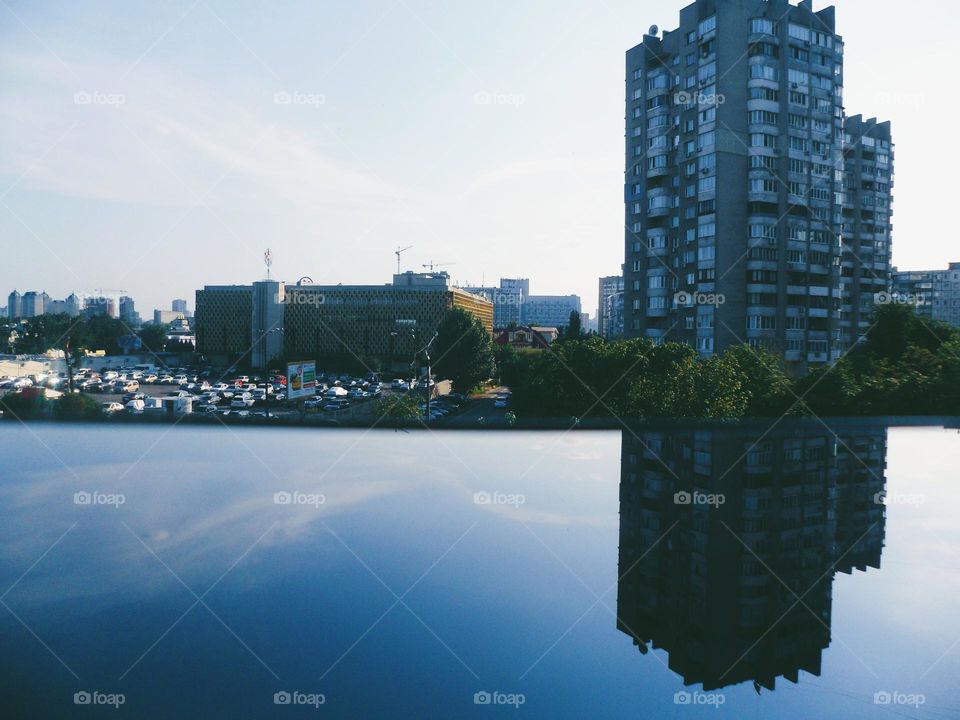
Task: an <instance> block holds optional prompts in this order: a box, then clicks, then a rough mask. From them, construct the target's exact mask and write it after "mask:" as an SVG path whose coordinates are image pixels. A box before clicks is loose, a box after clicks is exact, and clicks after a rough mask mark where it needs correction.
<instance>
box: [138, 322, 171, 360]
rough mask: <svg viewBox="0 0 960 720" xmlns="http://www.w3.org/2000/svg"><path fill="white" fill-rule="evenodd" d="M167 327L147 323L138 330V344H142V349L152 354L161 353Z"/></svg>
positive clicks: (165, 341) (160, 324) (165, 339)
mask: <svg viewBox="0 0 960 720" xmlns="http://www.w3.org/2000/svg"><path fill="white" fill-rule="evenodd" d="M169 327H170V326H169V325H166V324H162V323H147V324H146V325H144V326H143V327H142V328H140V342H141V343H143V349H144V350H146V351H147V352H153V353H158V352H163V349H164V346H165V345H166V343H167V330H168V329H169Z"/></svg>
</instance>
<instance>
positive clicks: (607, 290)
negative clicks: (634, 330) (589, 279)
mask: <svg viewBox="0 0 960 720" xmlns="http://www.w3.org/2000/svg"><path fill="white" fill-rule="evenodd" d="M617 293H623V275H608V276H607V277H602V278H600V281H599V284H598V293H597V334H598V335H600V336H601V337H605V338H611V337H614V336H615V335H622V334H623V327H622V326H621V328H620V331H619V332H613V331H612V327H611V319H610V316H609V314H608V313H609V311H610V307H609V306H610V303H609V299H610V297H611V296H613V295H616V294H617Z"/></svg>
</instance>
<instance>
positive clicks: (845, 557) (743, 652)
mask: <svg viewBox="0 0 960 720" xmlns="http://www.w3.org/2000/svg"><path fill="white" fill-rule="evenodd" d="M885 456H886V431H885V430H883V429H876V428H871V429H868V430H856V429H851V430H849V431H844V432H843V434H842V435H841V436H840V437H839V438H835V437H834V436H832V435H830V434H828V433H826V432H824V431H820V430H815V429H810V428H802V427H793V428H791V427H784V428H783V429H780V428H778V429H777V430H775V431H772V432H767V433H766V434H764V432H763V430H762V429H761V430H758V431H749V430H743V429H737V430H713V431H710V430H707V431H692V430H689V431H688V430H680V431H672V432H640V433H638V434H637V435H634V434H633V433H632V432H630V431H625V432H624V433H623V456H622V465H621V483H620V557H619V566H620V567H619V577H620V582H619V587H618V596H617V617H618V621H617V627H618V629H620V630H621V631H623V632H624V633H626V634H627V635H630V636H631V637H632V638H633V641H634V644H635V645H637V647H638V648H639V649H640V650H641V652H644V653H645V652H648V645H651V644H652V647H653V648H655V649H663V650H665V651H666V652H667V654H668V655H669V666H670V668H671V669H672V670H673V671H674V672H676V673H678V674H680V675H682V676H683V679H684V683H685V684H687V685H691V684H697V683H699V684H702V685H703V688H704V690H711V689H715V688H719V687H724V686H726V685H732V684H737V683H740V682H745V681H752V682H754V683H755V684H756V685H755V686H756V687H758V688H759V687H760V686H762V687H765V688H768V689H770V690H772V689H773V688H774V685H775V682H776V678H777V677H780V676H782V677H785V678H787V679H789V680H791V681H793V682H796V681H797V677H798V673H799V671H800V670H805V671H807V672H809V673H812V674H814V675H819V673H820V659H821V653H822V651H823V650H824V649H825V648H826V647H828V645H829V644H830V638H831V636H830V622H831V621H830V613H831V606H832V595H831V593H832V584H833V575H834V571H835V570H840V571H841V572H846V573H849V572H851V571H852V569H853V568H854V567H856V568H858V569H860V570H865V569H866V568H867V567H874V568H878V567H879V566H880V554H881V550H882V547H883V537H884V520H885V516H884V506H883V505H882V504H880V503H879V502H878V501H877V499H876V497H877V494H878V493H881V492H882V491H883V489H884V469H885ZM797 597H799V598H801V601H800V602H797Z"/></svg>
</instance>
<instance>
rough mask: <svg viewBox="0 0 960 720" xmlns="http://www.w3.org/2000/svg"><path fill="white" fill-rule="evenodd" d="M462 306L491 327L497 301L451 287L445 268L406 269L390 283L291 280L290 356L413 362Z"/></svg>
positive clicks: (286, 343)
mask: <svg viewBox="0 0 960 720" xmlns="http://www.w3.org/2000/svg"><path fill="white" fill-rule="evenodd" d="M455 307H459V308H463V309H464V310H466V311H468V312H470V313H471V314H472V315H474V316H476V317H477V318H478V319H479V320H480V322H481V323H482V324H483V326H484V328H486V330H487V332H488V333H491V334H492V333H493V326H494V322H493V318H494V305H493V303H491V302H490V301H489V300H488V299H486V298H483V297H480V296H479V295H477V294H474V293H470V292H467V291H466V290H463V289H461V288H456V287H451V285H450V280H449V277H448V276H447V275H446V273H436V274H434V273H403V274H401V275H397V276H394V283H393V284H392V285H291V286H288V287H287V300H286V304H285V308H284V348H285V351H286V354H287V356H288V357H301V358H304V359H310V358H315V359H318V360H324V359H331V360H335V359H336V358H338V357H342V358H344V359H349V358H353V359H356V358H360V359H365V358H382V359H384V360H385V364H386V365H387V366H389V365H391V364H393V363H394V362H398V361H403V362H406V363H409V360H410V358H411V357H413V354H414V353H415V352H416V351H417V350H419V349H421V348H422V347H423V346H424V345H425V344H426V343H427V342H428V341H429V340H430V338H431V337H433V335H434V333H435V332H436V330H437V328H438V327H439V325H440V321H441V320H442V319H443V316H444V315H445V314H446V312H447V311H448V310H451V309H453V308H455Z"/></svg>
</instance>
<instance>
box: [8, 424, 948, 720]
mask: <svg viewBox="0 0 960 720" xmlns="http://www.w3.org/2000/svg"><path fill="white" fill-rule="evenodd" d="M837 433H838V435H837V436H834V435H832V434H831V433H830V432H828V431H827V430H826V429H825V428H823V426H819V428H811V427H809V426H808V427H807V428H806V429H804V430H797V429H791V428H786V429H782V430H777V431H775V432H773V433H769V434H767V435H766V436H765V437H763V438H762V439H761V442H760V444H759V446H758V447H759V454H758V450H757V448H752V446H753V444H754V443H755V441H756V440H757V438H758V436H759V434H760V433H753V434H752V435H751V434H750V433H745V432H740V431H723V432H718V431H713V432H710V433H705V432H702V431H701V432H700V433H694V432H693V431H673V432H670V433H654V434H651V433H650V432H649V431H643V432H641V431H636V432H633V431H630V432H626V431H625V432H622V433H620V432H575V433H567V434H563V433H546V432H545V433H533V432H497V433H493V432H487V433H472V432H447V433H427V432H411V433H403V432H393V431H372V432H364V431H353V430H343V431H340V430H329V431H328V430H324V431H321V432H318V431H311V430H299V429H292V428H283V429H252V428H251V429H243V428H238V429H226V428H172V429H167V428H163V429H161V428H156V427H136V426H133V427H117V428H113V427H111V428H110V429H105V428H103V427H96V426H86V427H82V426H78V427H73V426H60V425H54V424H35V425H31V426H30V428H29V429H27V428H24V427H22V426H15V425H13V424H12V423H5V424H3V425H2V426H0V518H2V522H0V599H2V601H3V606H0V636H2V638H3V642H2V644H0V648H2V650H0V654H2V659H3V665H2V668H3V670H2V673H0V694H2V700H0V702H2V703H4V705H5V706H6V707H5V713H4V715H3V716H4V717H7V716H10V717H70V716H74V714H75V713H76V711H77V708H76V706H75V705H74V704H73V694H74V693H75V692H77V691H82V690H88V691H93V690H99V691H102V692H114V693H123V694H124V696H125V700H126V701H125V704H124V705H123V706H122V707H121V708H120V709H119V710H115V709H113V708H107V707H88V708H84V712H85V713H87V712H89V714H91V715H96V714H98V713H99V714H103V715H106V716H110V717H138V718H151V717H191V716H193V717H260V718H262V717H287V716H298V715H304V716H314V717H319V716H321V715H323V716H328V717H413V716H416V717H463V716H468V717H470V716H476V717H484V716H488V715H491V714H503V713H506V712H511V713H515V714H519V715H523V716H530V717H553V718H556V717H587V716H596V717H601V716H602V717H637V716H647V715H650V716H665V717H727V716H729V717H797V718H800V717H811V716H821V717H834V716H836V717H841V716H842V717H878V716H883V714H890V715H891V716H894V717H895V716H897V715H906V716H908V717H917V716H919V717H925V716H930V717H948V716H951V715H952V714H956V713H958V712H960V710H958V706H960V702H958V700H957V698H956V697H955V696H954V695H955V686H956V678H957V676H958V674H960V618H958V617H957V615H956V600H955V599H956V597H957V596H958V591H960V529H958V526H957V523H956V522H955V519H954V518H955V514H956V512H955V510H956V507H957V501H958V500H960V490H958V489H957V487H956V483H955V476H956V473H955V468H956V467H957V466H958V461H960V437H958V435H957V432H956V431H955V430H944V429H942V428H925V429H897V428H891V429H889V430H888V429H884V428H869V429H866V428H850V427H846V428H844V429H838V431H837ZM838 438H839V440H838ZM844 445H847V447H846V448H845V447H844ZM748 450H749V451H750V452H749V453H748V452H747V451H748ZM708 451H709V452H708ZM751 453H752V454H751ZM645 454H646V455H649V456H650V457H647V458H644V455H645ZM741 456H742V457H741ZM748 457H749V460H748V459H747V458H748ZM634 460H636V462H634ZM654 478H658V482H659V484H658V482H654V481H653V480H654ZM878 482H879V486H878V485H877V483H878ZM878 487H879V488H880V490H878ZM797 488H799V498H800V500H796V499H792V498H793V496H794V495H796V493H797V492H798V490H797ZM884 488H885V492H886V505H879V506H878V505H876V504H875V503H872V502H871V499H872V496H873V494H874V493H875V492H878V491H881V490H884ZM679 491H688V492H690V493H691V494H693V493H697V492H700V493H703V494H705V495H710V494H711V493H712V494H717V493H722V494H724V496H725V502H724V503H723V504H722V505H719V506H717V505H706V506H703V505H697V503H696V502H693V503H690V504H683V503H682V502H681V503H679V504H678V503H675V502H674V494H675V493H676V492H679ZM78 493H86V495H82V494H81V495H77V494H78ZM121 497H122V503H120V502H119V498H121ZM86 500H89V502H86ZM78 503H80V504H78ZM724 525H726V526H727V527H724ZM670 527H673V529H672V530H671V531H670V537H669V538H667V539H664V540H661V541H660V542H659V543H657V544H656V545H655V546H654V547H653V548H652V549H651V545H652V544H653V542H654V541H655V540H656V539H657V538H658V537H660V536H661V535H662V534H663V532H664V531H665V530H667V528H670ZM728 528H729V529H728ZM655 530H657V532H655V533H654V531H655ZM865 531H867V532H865ZM758 533H760V534H762V536H763V537H761V536H760V535H758ZM647 536H649V539H647V540H643V541H641V540H640V539H638V538H641V539H642V538H644V537H647ZM741 541H742V542H741ZM757 543H759V544H757ZM747 547H752V548H754V549H755V552H756V556H757V557H753V554H752V553H751V552H749V551H748V550H747V549H746V548H747ZM645 552H646V553H647V554H646V555H643V554H644V553H645ZM640 556H643V559H642V560H641V561H640V562H635V561H636V560H637V558H638V557H640ZM751 561H754V562H751ZM761 561H762V562H761ZM764 566H766V568H765V567H764ZM629 568H633V570H634V571H636V572H625V571H626V570H628V569H629ZM837 570H839V571H837ZM824 572H826V575H825V577H824V579H823V580H822V581H818V578H819V577H820V576H821V575H823V574H824ZM771 573H772V574H775V575H776V576H778V577H779V578H780V579H781V580H783V582H784V584H785V585H787V586H789V587H790V588H796V592H797V594H803V593H804V592H805V591H807V589H808V588H809V587H810V586H811V585H813V590H812V591H811V592H810V593H809V594H806V595H805V596H804V598H805V599H804V604H805V605H806V606H807V607H803V606H798V607H794V608H793V610H791V611H790V612H788V613H787V615H786V616H785V618H784V620H783V621H781V623H779V624H777V625H775V627H774V629H773V630H772V631H770V632H768V633H767V634H766V635H763V639H762V640H761V641H760V642H759V643H758V644H757V647H756V648H752V649H751V646H752V645H753V643H754V641H755V640H756V639H757V638H758V637H761V635H762V633H763V632H764V631H765V628H767V627H769V626H771V625H773V624H774V621H775V620H776V619H777V618H778V617H779V616H780V615H781V614H782V613H783V612H784V611H786V610H788V608H789V607H790V605H791V603H792V601H793V600H794V599H795V596H793V595H792V594H791V592H789V591H788V590H787V589H786V588H785V587H784V585H783V584H781V583H780V582H779V581H777V580H776V579H773V580H770V579H769V578H767V579H763V576H764V575H765V574H771ZM847 573H849V574H847ZM618 581H619V582H618ZM744 586H746V587H748V588H749V590H748V591H744ZM758 588H759V589H758ZM818 618H819V619H818ZM821 621H822V622H821ZM745 628H746V629H745ZM784 628H787V629H789V630H790V632H786V631H784V630H783V629H784ZM751 633H752V634H751ZM640 642H643V644H644V647H645V648H646V649H647V652H646V654H641V653H640V652H638V647H639V643H640ZM745 651H748V652H746V653H745ZM741 655H743V659H742V660H740V661H738V662H736V663H734V662H733V661H735V660H738V658H739V657H740V656H741ZM731 664H734V665H735V668H734V670H732V671H731V672H729V673H727V674H726V675H723V673H724V670H725V669H726V668H727V667H729V666H730V665H731ZM721 675H723V677H721ZM784 678H787V679H786V680H785V679H784ZM793 679H796V681H797V682H796V683H794V682H790V681H788V680H793ZM755 680H756V681H757V687H759V690H760V693H759V694H758V693H757V690H756V689H755V684H754V681H755ZM281 691H289V692H292V691H300V692H302V693H322V694H323V695H324V698H325V703H324V704H323V705H322V706H320V708H319V709H315V708H313V707H309V706H306V707H305V706H299V707H294V706H284V705H276V704H274V693H277V692H281ZM494 691H499V692H501V693H507V694H509V693H514V694H516V693H522V695H523V699H524V702H523V705H522V706H520V707H519V709H515V708H513V707H489V706H486V705H477V704H475V703H474V696H475V693H478V692H490V693H493V692H494ZM878 692H889V693H891V694H892V697H896V696H895V695H893V694H894V693H896V692H900V693H904V694H910V693H913V694H922V695H923V696H924V703H923V704H922V705H921V706H920V707H919V708H914V707H907V706H904V705H899V706H898V705H890V706H878V705H876V704H875V703H874V695H875V693H878ZM678 693H687V695H686V696H680V697H679V700H678V695H677V694H678ZM711 693H712V694H715V695H716V694H719V695H722V704H720V706H719V708H718V707H716V705H717V704H718V703H720V702H721V701H718V700H716V699H715V698H714V699H713V700H712V701H711V702H713V704H712V705H711V704H707V702H708V701H707V700H706V699H705V698H706V697H707V696H709V695H710V694H711ZM684 698H686V699H687V700H688V702H684ZM678 703H679V704H678ZM698 703H700V704H698Z"/></svg>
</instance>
